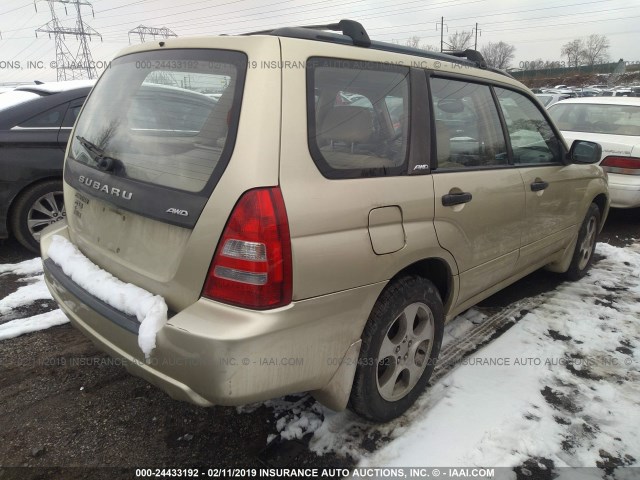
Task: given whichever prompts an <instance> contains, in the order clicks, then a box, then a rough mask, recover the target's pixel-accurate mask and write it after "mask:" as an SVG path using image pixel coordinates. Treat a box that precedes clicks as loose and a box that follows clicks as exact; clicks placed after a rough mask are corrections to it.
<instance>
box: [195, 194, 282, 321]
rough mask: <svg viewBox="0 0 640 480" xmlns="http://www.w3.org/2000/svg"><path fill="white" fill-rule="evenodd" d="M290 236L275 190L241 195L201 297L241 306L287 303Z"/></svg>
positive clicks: (264, 307) (280, 201)
mask: <svg viewBox="0 0 640 480" xmlns="http://www.w3.org/2000/svg"><path fill="white" fill-rule="evenodd" d="M292 290H293V286H292V274H291V238H290V235H289V222H288V220H287V212H286V210H285V207H284V199H283V198H282V192H281V191H280V188H278V187H271V188H259V189H255V190H249V191H248V192H245V193H244V195H242V197H241V198H240V200H239V201H238V203H237V204H236V206H235V207H234V209H233V212H231V216H230V217H229V220H228V221H227V225H226V226H225V229H224V232H223V234H222V238H221V239H220V243H218V247H217V249H216V253H215V255H214V257H213V261H212V262H211V266H210V267H209V273H208V274H207V280H206V282H205V284H204V289H203V291H202V295H203V296H205V297H208V298H211V299H212V300H218V301H221V302H225V303H230V304H233V305H238V306H241V307H247V308H255V309H268V308H275V307H281V306H283V305H287V304H288V303H290V302H291V295H292Z"/></svg>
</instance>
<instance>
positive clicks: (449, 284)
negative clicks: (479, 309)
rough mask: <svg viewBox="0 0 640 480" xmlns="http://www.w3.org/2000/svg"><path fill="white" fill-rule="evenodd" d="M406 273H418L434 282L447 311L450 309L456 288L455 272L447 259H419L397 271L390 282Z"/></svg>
mask: <svg viewBox="0 0 640 480" xmlns="http://www.w3.org/2000/svg"><path fill="white" fill-rule="evenodd" d="M405 275H418V276H420V277H423V278H425V279H427V280H429V281H430V282H431V283H433V285H434V286H435V287H436V289H437V290H438V293H439V294H440V298H441V300H442V304H443V306H444V311H445V313H446V312H447V311H449V310H450V308H451V307H452V304H453V300H454V299H453V293H454V291H455V288H454V284H453V273H452V271H451V267H450V266H449V264H448V263H447V261H446V260H444V259H443V258H438V257H430V258H424V259H422V260H418V261H417V262H414V263H412V264H410V265H407V266H406V267H404V268H403V269H402V270H400V271H399V272H398V273H396V274H395V275H394V276H393V278H391V279H390V280H389V283H392V282H393V281H394V280H395V279H397V278H399V277H403V276H405Z"/></svg>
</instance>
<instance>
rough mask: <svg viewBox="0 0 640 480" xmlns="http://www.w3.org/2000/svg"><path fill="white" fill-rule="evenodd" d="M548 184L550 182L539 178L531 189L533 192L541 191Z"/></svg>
mask: <svg viewBox="0 0 640 480" xmlns="http://www.w3.org/2000/svg"><path fill="white" fill-rule="evenodd" d="M548 186H549V182H545V181H542V180H537V181H535V182H533V183H532V184H531V191H532V192H539V191H541V190H544V189H545V188H547V187H548Z"/></svg>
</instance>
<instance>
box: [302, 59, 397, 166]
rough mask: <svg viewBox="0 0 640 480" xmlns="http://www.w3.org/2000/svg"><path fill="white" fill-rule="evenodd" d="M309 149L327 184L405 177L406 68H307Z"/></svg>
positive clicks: (326, 62)
mask: <svg viewBox="0 0 640 480" xmlns="http://www.w3.org/2000/svg"><path fill="white" fill-rule="evenodd" d="M308 65H309V68H308V70H307V75H308V77H307V80H308V90H307V112H308V123H309V128H308V134H309V149H310V151H311V155H312V157H313V159H314V161H315V163H316V165H317V166H318V168H319V169H320V171H321V172H322V173H323V175H325V176H326V177H328V178H354V177H369V176H383V175H401V174H403V173H406V159H407V134H408V126H409V125H408V119H409V68H408V67H401V66H396V65H386V64H378V63H374V62H353V61H347V60H337V59H329V58H314V59H311V61H309V62H308Z"/></svg>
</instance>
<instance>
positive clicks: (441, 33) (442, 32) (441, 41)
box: [436, 17, 449, 52]
mask: <svg viewBox="0 0 640 480" xmlns="http://www.w3.org/2000/svg"><path fill="white" fill-rule="evenodd" d="M444 27H447V32H448V31H449V26H448V25H445V23H444V17H440V52H443V51H444ZM437 31H438V24H437V23H436V32H437Z"/></svg>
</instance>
